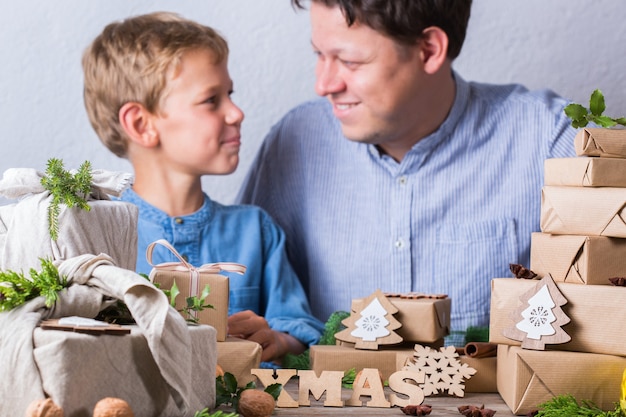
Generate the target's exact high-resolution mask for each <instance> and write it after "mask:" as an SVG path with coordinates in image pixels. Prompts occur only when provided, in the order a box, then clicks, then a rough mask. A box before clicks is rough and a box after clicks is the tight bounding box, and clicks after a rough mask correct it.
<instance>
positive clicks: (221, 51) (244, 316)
mask: <svg viewBox="0 0 626 417" xmlns="http://www.w3.org/2000/svg"><path fill="white" fill-rule="evenodd" d="M227 60H228V46H227V43H226V41H225V40H224V39H223V38H222V37H221V36H220V35H219V34H218V33H216V32H215V31H214V30H213V29H211V28H209V27H206V26H203V25H200V24H198V23H196V22H193V21H189V20H186V19H183V18H181V17H179V16H178V15H175V14H171V13H163V12H160V13H152V14H147V15H143V16H137V17H133V18H129V19H126V20H124V21H121V22H114V23H111V24H109V25H108V26H107V27H106V28H105V29H104V31H103V32H102V33H101V34H100V35H99V36H98V37H97V38H96V39H95V40H94V41H93V42H92V44H91V45H90V46H89V47H88V48H87V50H86V51H85V53H84V55H83V70H84V76H85V90H84V99H85V106H86V109H87V113H88V115H89V119H90V121H91V124H92V126H93V127H94V129H95V131H96V133H97V134H98V136H99V137H100V139H101V140H102V142H103V143H104V144H105V146H107V147H108V148H109V149H110V150H111V151H112V152H113V153H115V154H116V155H117V156H119V157H122V158H128V160H129V161H130V162H131V164H132V165H133V169H134V173H135V180H134V183H133V185H132V188H130V189H128V190H126V191H125V192H124V194H123V195H122V197H121V199H122V200H124V201H127V202H131V203H133V204H136V205H137V206H138V207H139V222H138V241H139V243H138V246H139V247H138V254H139V256H138V262H137V272H144V273H147V272H149V271H150V266H149V265H148V263H147V261H146V260H145V253H146V247H147V246H148V245H149V244H150V243H152V242H153V241H155V240H157V239H161V238H163V239H166V240H167V241H169V242H170V243H171V244H172V245H173V246H174V247H175V248H176V250H177V251H178V252H179V253H180V254H181V255H182V256H183V257H184V258H185V259H186V260H187V261H188V262H189V263H191V264H193V265H202V264H205V263H211V262H237V263H241V264H243V265H246V267H247V272H246V274H245V276H244V277H243V278H242V277H240V276H231V280H230V291H231V292H230V312H229V313H232V314H231V315H230V317H229V321H228V326H229V333H230V334H232V335H236V336H239V337H242V338H246V339H249V340H253V341H255V342H258V343H259V344H261V346H262V347H263V354H262V358H261V359H262V361H279V360H280V359H281V358H282V357H283V356H284V355H285V354H286V353H293V354H299V353H301V352H303V351H304V350H305V349H306V348H307V346H308V345H310V344H312V343H315V342H316V341H317V340H318V338H319V336H320V334H321V331H322V330H323V324H322V323H321V322H319V321H318V320H317V319H315V318H314V317H313V316H312V314H311V312H310V308H309V305H308V302H307V300H306V296H305V294H304V291H303V288H302V286H301V284H300V282H299V281H298V278H297V277H296V275H295V273H294V272H293V270H292V268H291V266H290V264H289V263H288V261H287V257H286V253H285V251H284V243H285V237H284V233H283V232H282V230H281V229H279V228H278V227H277V226H276V225H275V224H274V223H273V221H272V220H271V218H270V217H269V216H268V215H267V214H266V213H265V212H264V211H262V210H260V209H258V208H256V207H252V206H224V205H221V204H219V203H217V202H214V201H212V200H211V199H210V198H209V197H208V196H207V195H206V194H205V193H204V192H203V190H202V185H201V177H202V176H203V175H209V174H212V175H223V174H230V173H232V172H233V171H234V170H235V169H236V168H237V164H238V162H239V147H240V127H241V122H242V120H243V113H242V111H241V110H240V109H239V108H238V107H237V106H236V105H235V104H234V103H233V102H232V100H231V97H230V96H231V94H232V90H233V82H232V80H231V79H230V76H229V74H228V69H227ZM160 249H163V248H160ZM168 261H176V259H175V258H174V257H173V255H172V254H171V253H168V252H167V251H165V250H163V251H158V250H155V252H154V253H153V262H154V263H155V264H156V263H161V262H168ZM262 316H264V317H262Z"/></svg>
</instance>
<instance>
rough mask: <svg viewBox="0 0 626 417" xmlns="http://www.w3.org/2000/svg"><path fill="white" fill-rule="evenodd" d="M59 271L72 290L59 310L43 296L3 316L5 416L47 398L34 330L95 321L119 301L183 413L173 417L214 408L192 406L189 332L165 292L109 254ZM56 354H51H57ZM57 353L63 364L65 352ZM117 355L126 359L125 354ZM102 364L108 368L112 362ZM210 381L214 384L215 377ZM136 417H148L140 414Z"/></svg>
mask: <svg viewBox="0 0 626 417" xmlns="http://www.w3.org/2000/svg"><path fill="white" fill-rule="evenodd" d="M58 268H59V272H60V273H61V274H62V275H63V276H66V277H67V278H68V281H69V282H70V283H71V285H70V286H69V287H68V288H67V289H66V290H63V291H62V292H61V293H60V294H59V299H58V301H57V302H56V304H55V305H54V307H52V308H50V309H48V308H46V307H45V304H44V299H43V297H38V298H36V299H33V300H31V301H30V302H28V303H26V304H24V305H22V306H21V307H19V308H16V309H14V310H11V311H9V312H5V313H1V314H0V352H2V360H0V375H2V376H3V380H2V382H1V383H0V399H2V401H0V415H1V416H22V415H24V413H25V410H26V407H27V406H28V404H30V403H31V402H32V401H33V400H36V399H41V398H44V397H45V393H44V389H43V388H42V378H41V376H40V371H39V369H38V367H37V365H36V363H35V361H34V360H33V331H34V330H35V327H36V326H37V324H38V323H39V321H40V320H42V319H46V318H60V317H66V316H74V315H76V316H82V317H95V316H96V315H97V314H98V312H99V311H100V310H102V309H104V308H105V307H107V306H108V305H110V304H111V302H112V300H114V299H120V300H123V301H124V303H126V305H127V306H128V309H129V310H130V312H131V314H132V315H133V318H134V319H135V321H136V322H137V327H138V328H139V330H140V331H141V333H142V334H143V336H144V337H145V340H146V342H147V344H148V347H149V350H150V352H151V354H152V357H153V359H154V362H155V363H156V365H157V367H158V369H159V371H160V374H161V376H162V378H163V380H164V381H165V382H166V384H167V386H168V387H169V392H170V395H171V397H172V399H173V400H174V403H175V404H176V406H177V407H178V414H169V415H167V417H175V416H177V415H178V416H187V415H190V416H192V415H193V411H198V410H199V409H201V408H202V406H207V405H209V404H190V398H189V397H190V388H191V387H190V385H191V377H190V375H191V371H192V358H191V350H190V349H189V345H190V335H189V330H188V327H187V324H186V322H185V320H184V319H183V318H182V316H181V315H180V314H179V313H178V312H177V311H176V310H174V309H173V308H171V307H170V306H169V303H168V300H167V297H166V296H165V294H164V293H163V292H162V291H161V290H159V289H157V288H156V287H154V286H153V285H152V284H151V283H150V282H148V281H147V280H146V279H144V278H143V277H141V276H139V275H137V274H136V273H134V272H133V271H130V270H126V269H122V268H119V267H116V266H114V265H113V263H112V261H111V259H110V258H109V257H108V256H107V255H98V256H95V255H81V256H78V257H75V258H71V259H68V260H65V261H61V262H59V264H58ZM117 337H126V336H117ZM54 353H55V352H50V354H51V355H54ZM56 353H57V355H58V356H59V360H60V358H61V357H62V356H63V352H62V351H59V352H56ZM117 353H118V354H119V355H124V353H125V352H117ZM112 354H113V355H115V352H112ZM46 360H47V361H55V358H54V357H53V356H50V357H47V358H46ZM75 360H76V366H80V360H81V358H79V357H77V358H75ZM102 360H103V361H104V362H105V363H106V362H107V361H108V360H109V359H108V358H102ZM68 374H71V372H68ZM66 377H68V375H63V374H59V375H57V376H56V378H57V379H56V381H48V383H53V384H55V385H59V386H63V379H64V378H66ZM208 378H210V380H212V381H213V383H214V380H213V378H214V375H209V376H208ZM125 382H126V380H125V379H124V378H120V380H119V381H118V385H119V387H118V388H119V389H121V391H122V392H123V391H124V384H125ZM97 383H98V375H93V384H97ZM128 390H132V387H128ZM205 401H209V400H208V399H205ZM198 407H200V408H198ZM192 408H193V409H192ZM135 415H136V416H140V415H145V414H141V410H137V413H136V414H135ZM154 415H157V416H158V415H161V414H154ZM163 417H165V415H163Z"/></svg>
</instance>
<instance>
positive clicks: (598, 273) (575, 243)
mask: <svg viewBox="0 0 626 417" xmlns="http://www.w3.org/2000/svg"><path fill="white" fill-rule="evenodd" d="M530 269H531V270H532V271H533V272H535V273H536V274H538V275H539V276H541V277H543V276H545V275H548V274H550V275H551V276H552V278H553V279H554V280H555V281H560V282H569V283H572V284H587V285H611V282H610V281H609V278H614V277H626V239H621V238H615V237H606V236H577V235H552V234H547V233H533V234H532V238H531V244H530Z"/></svg>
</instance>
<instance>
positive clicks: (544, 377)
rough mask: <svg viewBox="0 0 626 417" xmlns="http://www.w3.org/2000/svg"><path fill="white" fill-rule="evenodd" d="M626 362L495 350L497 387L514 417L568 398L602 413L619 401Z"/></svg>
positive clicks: (589, 355) (612, 358)
mask: <svg viewBox="0 0 626 417" xmlns="http://www.w3.org/2000/svg"><path fill="white" fill-rule="evenodd" d="M625 368H626V358H623V357H621V356H613V355H599V354H593V353H580V352H556V351H536V350H527V349H522V348H520V347H516V346H505V345H500V346H498V365H497V387H498V392H499V393H500V396H501V397H502V399H503V400H504V402H505V403H506V405H508V406H509V408H510V409H511V411H512V412H513V414H517V415H526V414H527V413H528V412H530V411H531V410H536V409H537V406H538V405H539V404H541V403H543V402H546V401H549V400H551V399H552V398H553V397H554V396H558V395H566V394H571V395H573V396H574V397H575V398H576V399H577V400H579V401H582V400H589V401H593V402H594V403H595V404H596V405H597V406H598V407H600V408H602V409H603V410H605V411H609V410H614V409H615V403H616V402H618V401H619V399H620V386H621V382H622V373H623V372H624V369H625ZM468 382H469V381H468Z"/></svg>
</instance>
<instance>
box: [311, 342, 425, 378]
mask: <svg viewBox="0 0 626 417" xmlns="http://www.w3.org/2000/svg"><path fill="white" fill-rule="evenodd" d="M414 353H415V347H414V345H405V346H404V347H401V348H397V347H384V348H381V349H379V350H363V349H354V348H352V347H350V346H339V345H313V346H311V348H310V350H309V355H310V358H311V369H312V370H313V371H315V373H316V374H317V375H318V376H319V375H320V374H321V373H322V371H342V372H346V371H348V370H350V369H352V368H354V369H355V370H356V371H357V372H359V371H360V370H361V369H364V368H374V369H378V370H379V371H380V372H381V374H382V376H383V379H384V380H387V379H389V375H391V374H393V373H394V372H396V371H399V370H401V369H402V367H403V366H404V364H405V363H406V360H407V359H409V358H410V357H412V356H413V354H414Z"/></svg>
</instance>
